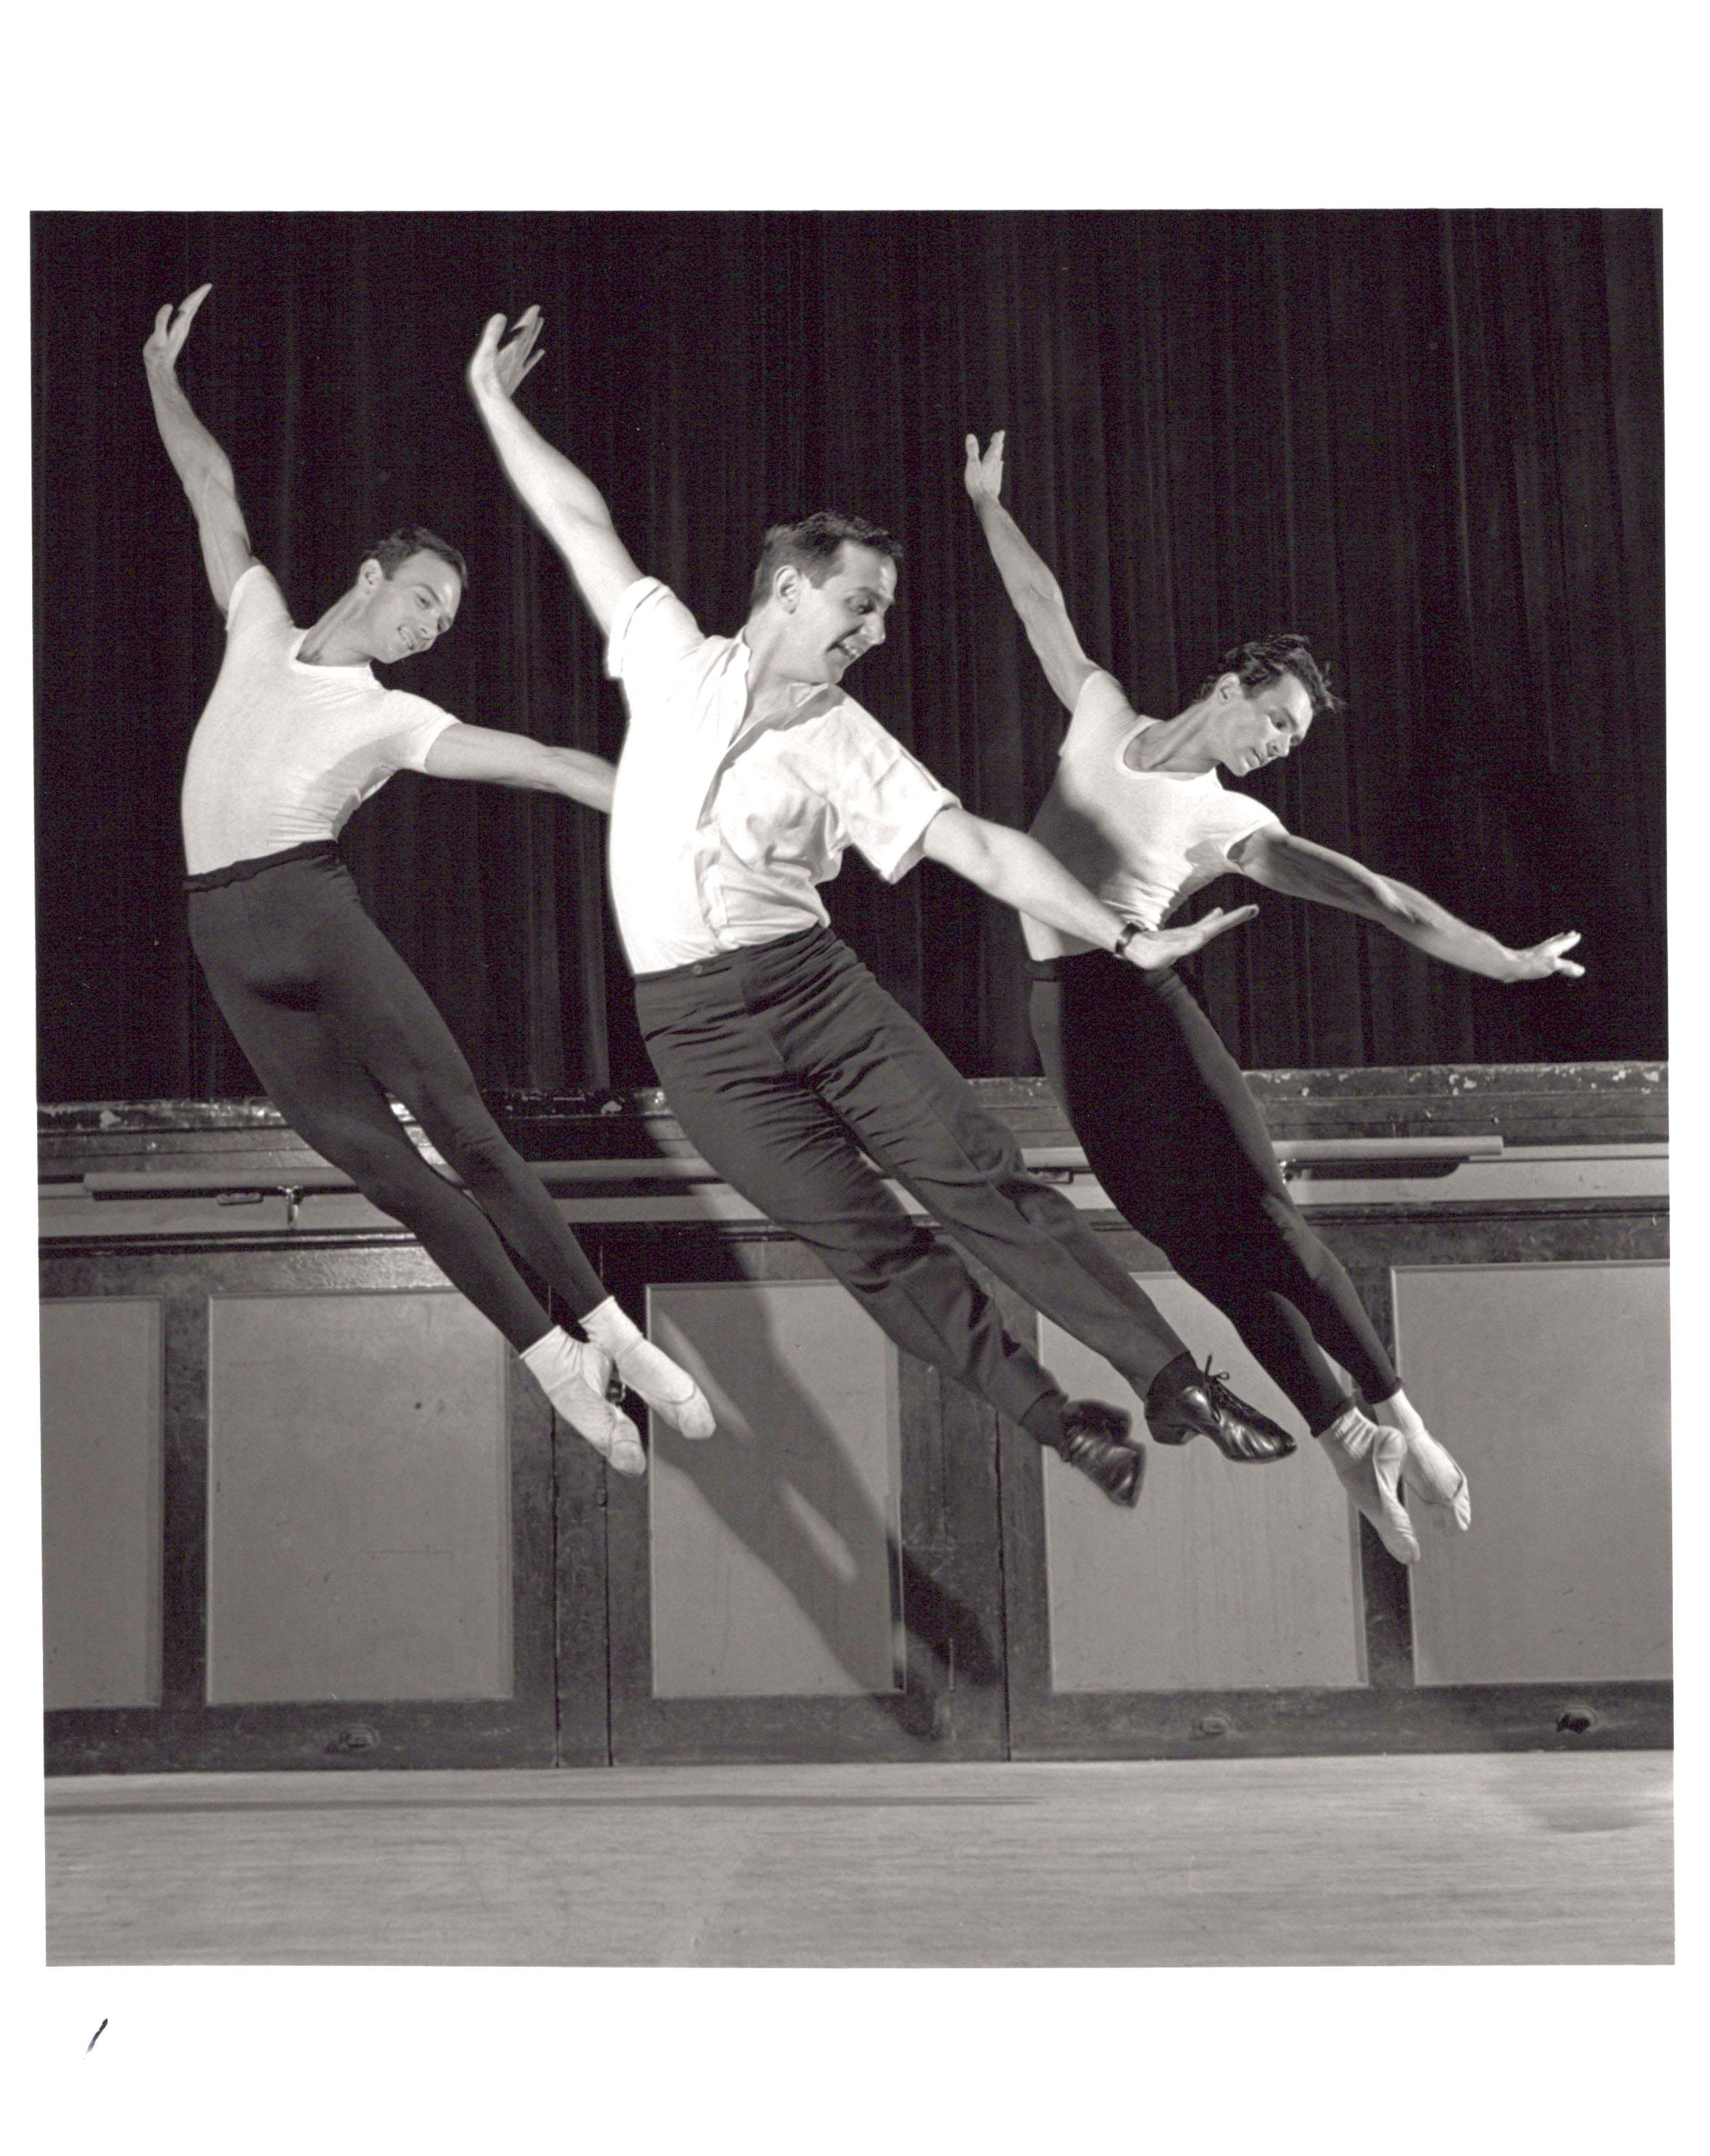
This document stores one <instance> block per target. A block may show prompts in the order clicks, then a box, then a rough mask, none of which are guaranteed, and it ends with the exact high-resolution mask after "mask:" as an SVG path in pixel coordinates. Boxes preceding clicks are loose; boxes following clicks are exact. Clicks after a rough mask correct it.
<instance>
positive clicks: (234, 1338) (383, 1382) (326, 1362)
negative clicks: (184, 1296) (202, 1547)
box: [208, 1292, 511, 1703]
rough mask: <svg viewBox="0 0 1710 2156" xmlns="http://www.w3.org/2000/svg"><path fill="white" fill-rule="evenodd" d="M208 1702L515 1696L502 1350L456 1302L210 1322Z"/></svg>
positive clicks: (223, 1310) (365, 1305) (249, 1314)
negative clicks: (512, 1691) (513, 1691)
mask: <svg viewBox="0 0 1710 2156" xmlns="http://www.w3.org/2000/svg"><path fill="white" fill-rule="evenodd" d="M208 1331H209V1337H208V1393H209V1401H208V1409H209V1435H208V1449H209V1490H208V1699H209V1701H210V1702H214V1703H219V1702H239V1701H243V1702H249V1701H261V1700H406V1699H421V1700H431V1699H502V1698H506V1697H509V1696H510V1693H511V1502H510V1463H509V1457H508V1451H507V1430H506V1353H507V1351H506V1347H505V1343H504V1342H503V1341H502V1340H501V1337H500V1336H499V1334H498V1333H497V1332H495V1330H494V1329H493V1327H492V1326H491V1325H490V1324H489V1323H488V1322H487V1321H486V1319H485V1318H484V1317H481V1316H480V1313H479V1312H477V1311H475V1310H474V1309H473V1308H471V1306H470V1305H469V1304H468V1303H466V1302H465V1301H464V1300H463V1298H462V1297H461V1296H457V1295H451V1294H446V1293H434V1292H421V1293H399V1294H383V1295H361V1294H358V1295H351V1294H345V1295H325V1296H322V1295H303V1296H254V1297H239V1296H218V1297H215V1298H214V1299H213V1301H212V1302H211V1304H210V1306H209V1320H208Z"/></svg>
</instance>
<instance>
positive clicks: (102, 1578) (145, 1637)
mask: <svg viewBox="0 0 1710 2156" xmlns="http://www.w3.org/2000/svg"><path fill="white" fill-rule="evenodd" d="M41 1341H42V1649H43V1686H44V1694H45V1698H46V1704H47V1706H48V1707H49V1708H50V1709H52V1708H54V1707H154V1706H157V1705H158V1704H159V1702H160V1697H161V1534H162V1518H161V1499H162V1481H161V1476H162V1431H161V1407H162V1393H161V1358H162V1306H161V1305H160V1303H159V1302H157V1301H152V1300H137V1301H130V1300H126V1301H118V1300H114V1301H79V1300H70V1299H68V1300H66V1301H54V1302H47V1303H44V1305H43V1306H42V1312H41Z"/></svg>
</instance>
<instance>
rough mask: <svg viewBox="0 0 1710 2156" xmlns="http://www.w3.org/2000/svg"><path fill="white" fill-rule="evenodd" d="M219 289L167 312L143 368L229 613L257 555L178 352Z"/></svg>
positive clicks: (226, 464)
mask: <svg viewBox="0 0 1710 2156" xmlns="http://www.w3.org/2000/svg"><path fill="white" fill-rule="evenodd" d="M212 290H213V286H212V285H198V286H197V288H196V290H194V291H193V293H192V294H191V295H190V296H189V298H188V299H187V300H185V302H184V304H183V305H182V306H181V307H180V308H178V310H177V312H176V313H174V311H173V310H172V308H171V307H170V306H166V307H162V309H161V311H160V312H159V313H158V314H157V316H155V318H154V329H153V331H152V332H151V335H150V336H149V339H148V341H147V343H146V344H145V345H144V346H143V347H142V365H143V369H144V372H146V374H147V376H148V393H149V395H150V397H151V398H152V399H153V400H154V417H155V424H156V425H157V427H158V428H159V429H160V430H161V439H162V442H164V443H165V444H166V449H167V455H168V456H169V457H170V458H171V459H172V469H173V470H175V471H176V472H177V475H178V477H179V478H180V480H182V482H183V486H184V491H185V493H186V494H187V495H188V496H189V500H190V506H191V508H192V509H193V511H195V514H196V529H197V531H198V535H199V536H200V537H201V540H202V560H203V566H204V567H205V568H206V569H207V571H208V583H209V584H210V585H211V586H212V587H213V600H214V604H215V605H216V606H217V607H218V608H219V610H220V612H221V613H224V612H225V610H226V606H227V603H228V602H229V599H230V598H231V596H232V587H233V585H234V584H235V583H237V581H238V579H239V577H241V576H242V575H243V573H244V570H245V569H247V568H249V567H250V565H251V564H252V563H253V562H254V559H255V557H254V555H253V554H252V553H251V552H250V551H249V531H248V529H247V528H246V527H245V525H244V512H243V511H242V510H241V509H239V506H238V490H237V486H236V484H235V482H234V480H233V478H232V467H231V461H230V459H229V458H228V456H227V455H226V453H225V451H224V450H223V449H222V448H221V447H220V445H219V444H218V442H217V441H215V439H213V435H212V434H209V433H208V429H207V428H206V427H204V426H203V423H202V422H201V420H199V419H198V418H197V416H196V414H195V413H193V411H192V410H191V408H190V400H189V398H187V396H186V395H185V394H184V392H183V389H182V387H181V386H180V383H179V381H178V354H179V353H180V352H182V350H183V349H184V340H185V339H186V337H187V336H189V334H190V325H191V323H192V322H193V321H195V319H196V315H197V310H198V308H199V307H200V306H201V305H202V303H203V300H205V299H206V298H207V297H208V294H209V293H210V292H211V291H212Z"/></svg>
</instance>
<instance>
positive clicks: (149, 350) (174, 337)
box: [142, 285, 213, 373]
mask: <svg viewBox="0 0 1710 2156" xmlns="http://www.w3.org/2000/svg"><path fill="white" fill-rule="evenodd" d="M212 290H213V285H198V286H197V287H196V290H194V291H193V293H192V294H191V295H190V296H189V298H188V299H187V300H185V301H184V302H183V304H182V305H181V306H180V307H179V308H178V309H177V311H176V312H174V311H173V309H172V307H171V306H170V305H167V306H164V307H162V309H161V311H160V312H159V313H158V314H157V316H155V318H154V327H153V329H152V330H151V331H150V332H149V336H148V341H147V342H146V344H145V345H144V346H143V347H142V363H143V365H144V366H145V367H165V368H166V370H167V372H168V373H170V372H172V369H173V368H174V367H176V366H177V363H178V354H179V353H180V352H182V350H183V349H184V340H185V338H186V337H187V336H189V334H190V325H191V323H192V322H193V321H195V319H196V311H197V309H198V307H199V306H200V305H202V303H203V300H205V299H206V298H207V297H208V294H209V293H210V292H211V291H212Z"/></svg>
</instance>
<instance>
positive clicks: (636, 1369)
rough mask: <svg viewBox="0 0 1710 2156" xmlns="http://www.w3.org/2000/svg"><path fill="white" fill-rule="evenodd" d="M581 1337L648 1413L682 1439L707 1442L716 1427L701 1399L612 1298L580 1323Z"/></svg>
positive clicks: (691, 1382) (698, 1390)
mask: <svg viewBox="0 0 1710 2156" xmlns="http://www.w3.org/2000/svg"><path fill="white" fill-rule="evenodd" d="M579 1322H580V1323H581V1326H582V1329H583V1332H585V1333H586V1334H587V1335H588V1338H589V1339H590V1340H592V1341H593V1342H594V1344H595V1345H596V1346H597V1347H602V1348H603V1349H604V1350H605V1352H606V1353H607V1354H608V1355H609V1356H610V1357H611V1358H612V1359H613V1361H614V1363H616V1364H617V1366H618V1375H619V1377H620V1378H622V1379H623V1381H624V1383H625V1384H626V1385H628V1386H629V1388H630V1389H632V1390H633V1391H634V1392H636V1393H639V1394H640V1396H641V1398H642V1399H644V1400H645V1401H646V1403H647V1404H648V1406H649V1407H650V1409H652V1411H653V1413H654V1414H657V1415H663V1416H664V1418H665V1420H666V1421H667V1422H668V1423H669V1424H670V1425H671V1427H672V1429H673V1430H681V1432H682V1433H683V1435H684V1436H685V1437H697V1438H698V1437H711V1435H712V1433H713V1431H714V1430H716V1428H717V1424H716V1423H715V1422H714V1420H713V1419H712V1409H711V1407H709V1406H708V1404H707V1401H706V1394H705V1393H703V1392H702V1391H701V1388H700V1386H699V1385H697V1384H696V1382H695V1380H694V1379H693V1378H691V1376H690V1375H689V1373H688V1372H687V1371H686V1369H684V1368H682V1366H681V1364H680V1363H674V1362H673V1361H672V1360H671V1358H670V1356H669V1355H667V1354H666V1353H665V1350H664V1349H663V1348H662V1347H655V1346H654V1344H653V1342H651V1341H650V1339H649V1338H648V1337H647V1336H646V1334H645V1333H644V1332H643V1331H642V1330H641V1328H640V1327H639V1325H637V1324H636V1322H635V1321H634V1318H633V1317H629V1315H628V1314H627V1312H625V1311H624V1309H623V1307H622V1306H620V1304H619V1301H618V1299H617V1297H616V1296H608V1297H607V1298H606V1300H605V1301H603V1303H601V1304H600V1305H599V1306H598V1308H597V1309H594V1310H591V1311H589V1312H588V1315H587V1317H584V1318H583V1319H581V1320H580V1321H579Z"/></svg>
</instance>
